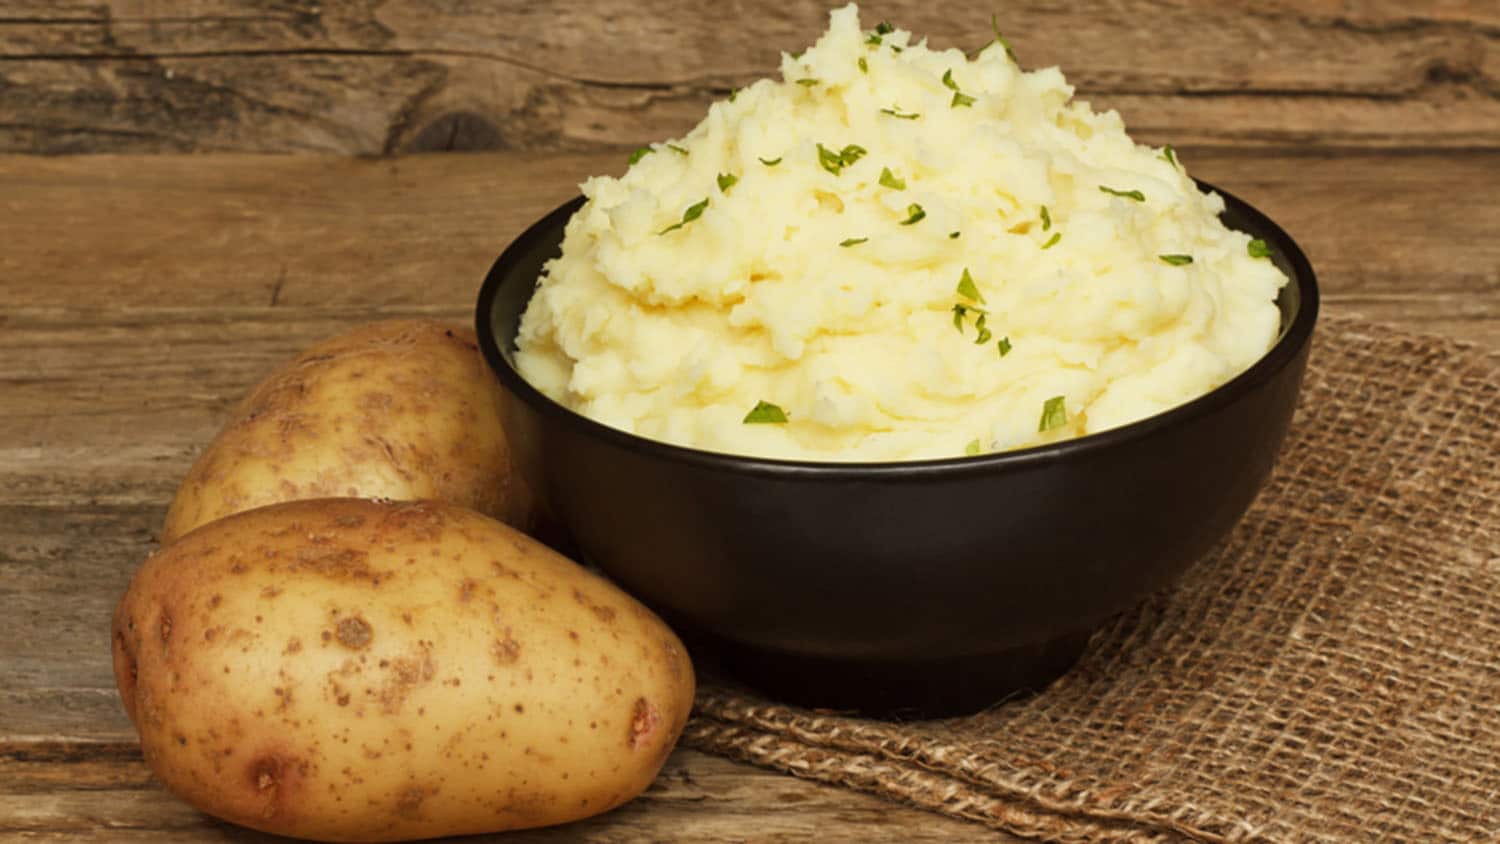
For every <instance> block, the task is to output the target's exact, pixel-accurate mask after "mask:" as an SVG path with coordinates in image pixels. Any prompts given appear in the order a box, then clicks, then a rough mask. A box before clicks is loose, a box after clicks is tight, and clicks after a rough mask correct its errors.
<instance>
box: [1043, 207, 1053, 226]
mask: <svg viewBox="0 0 1500 844" xmlns="http://www.w3.org/2000/svg"><path fill="white" fill-rule="evenodd" d="M1050 228H1052V215H1051V214H1050V213H1048V211H1047V206H1045V205H1043V206H1042V231H1046V230H1048V229H1050Z"/></svg>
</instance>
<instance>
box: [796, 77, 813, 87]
mask: <svg viewBox="0 0 1500 844" xmlns="http://www.w3.org/2000/svg"><path fill="white" fill-rule="evenodd" d="M797 84H798V85H801V86H802V87H804V88H811V87H812V86H814V85H816V84H818V80H816V79H813V78H812V77H811V76H804V77H803V78H801V79H798V80H797Z"/></svg>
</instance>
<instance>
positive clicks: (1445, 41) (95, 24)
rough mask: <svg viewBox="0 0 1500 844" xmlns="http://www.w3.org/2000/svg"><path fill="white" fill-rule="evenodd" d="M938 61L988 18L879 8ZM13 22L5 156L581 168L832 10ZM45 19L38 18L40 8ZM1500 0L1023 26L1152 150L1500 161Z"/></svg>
mask: <svg viewBox="0 0 1500 844" xmlns="http://www.w3.org/2000/svg"><path fill="white" fill-rule="evenodd" d="M866 5H867V8H866V10H865V17H866V18H867V20H868V21H869V22H870V23H873V22H874V21H876V20H879V19H881V18H889V19H892V20H896V21H898V22H900V23H901V24H902V25H904V26H908V27H910V28H911V29H913V30H914V31H916V32H918V33H925V34H927V35H929V36H931V38H932V41H933V43H935V44H937V45H941V46H958V47H963V48H974V47H978V46H980V45H981V44H983V43H984V42H985V41H986V40H987V39H988V33H989V21H988V18H987V15H988V12H989V10H988V8H980V7H970V8H966V9H957V8H954V7H948V6H940V5H934V4H930V3H922V2H919V0H888V2H876V3H870V4H866ZM18 8H19V11H7V12H0V150H11V151H23V152H47V153H58V152H90V151H116V152H160V151H207V150H219V151H296V150H319V151H327V152H341V153H358V154H374V153H382V152H396V151H415V150H438V149H451V148H460V149H513V150H527V149H530V150H539V149H545V150H568V149H575V150H576V149H588V148H596V147H601V146H619V145H622V144H624V145H629V144H635V143H638V142H641V141H645V140H650V139H656V138H662V137H669V136H673V135H676V134H680V133H681V132H683V131H685V130H686V129H687V128H689V127H690V126H692V125H693V124H694V123H695V122H696V121H697V119H698V118H699V116H700V115H701V114H702V111H703V108H704V106H705V105H706V103H707V102H708V101H709V100H710V99H711V98H713V97H716V96H722V95H723V94H724V93H726V92H727V91H728V90H729V89H731V88H732V87H735V86H737V85H741V84H744V83H746V82H748V81H751V80H753V79H755V78H758V77H761V76H765V75H769V74H771V73H773V72H774V71H775V69H776V64H777V61H778V50H779V49H786V50H789V51H794V50H798V49H801V48H802V47H803V46H805V45H806V44H807V43H809V41H810V40H811V39H812V38H814V37H815V36H816V35H817V33H818V32H819V31H820V30H821V29H822V27H823V25H824V16H825V14H826V10H827V5H826V4H825V3H823V2H812V0H799V2H792V3H779V4H771V3H736V4H733V6H732V7H731V8H730V9H728V10H727V11H726V10H725V9H724V8H723V7H721V6H720V5H717V4H702V3H688V2H682V0H669V1H668V2H660V3H652V4H639V3H627V2H623V0H609V2H602V3H601V2H591V0H561V2H556V3H549V4H547V7H546V9H545V11H539V10H537V9H535V8H534V7H533V4H530V3H521V2H502V3H495V4H468V3H459V2H451V1H450V2H443V1H442V0H394V1H393V2H387V3H379V4H372V3H352V2H346V3H325V4H300V3H299V4H288V3H284V2H276V0H189V1H188V2H183V3H174V4H154V3H146V2H142V0H103V2H99V3H97V4H93V5H83V4H73V3H69V4H66V5H64V6H63V7H61V8H59V9H57V10H55V11H54V10H52V9H51V8H50V7H47V6H45V5H41V4H34V3H27V4H19V5H18ZM28 8H29V9H30V11H27V9H28ZM1497 18H1500V15H1497V14H1496V11H1495V6H1494V4H1492V3H1486V2H1479V0H1472V2H1452V1H1450V2H1442V3H1425V4H1419V5H1418V6H1417V7H1416V8H1413V7H1412V4H1403V3H1397V2H1391V1H1390V0H1381V2H1372V3H1361V4H1358V5H1357V6H1353V5H1352V4H1348V3H1338V2H1333V0H1301V2H1297V1H1296V0H1282V1H1281V2H1272V3H1265V2H1260V3H1256V2H1250V1H1249V0H1236V2H1231V3H1215V2H1209V0H1089V2H1082V3H1070V4H1048V5H1047V6H1041V5H1037V6H1027V7H1016V8H1011V9H1007V10H1006V20H1005V21H1004V25H1005V27H1006V29H1007V31H1008V32H1009V33H1010V34H1011V35H1012V36H1013V40H1014V41H1015V42H1016V43H1017V44H1018V45H1019V47H1018V49H1019V51H1020V55H1021V57H1022V59H1023V61H1024V62H1025V63H1026V64H1027V65H1029V66H1044V65H1049V64H1057V65H1059V66H1061V67H1063V68H1064V70H1065V71H1066V72H1067V73H1068V74H1069V77H1070V78H1071V79H1072V80H1073V81H1074V82H1075V84H1077V85H1078V86H1079V90H1080V95H1081V96H1084V97H1085V98H1087V99H1090V100H1091V101H1093V102H1095V103H1096V105H1097V106H1099V107H1105V108H1111V107H1112V108H1118V109H1119V110H1120V111H1121V112H1122V113H1123V114H1124V115H1125V117H1126V118H1127V120H1128V121H1129V122H1130V124H1131V125H1132V126H1134V127H1135V129H1136V131H1137V133H1138V134H1139V135H1140V136H1141V137H1142V138H1143V139H1146V140H1151V141H1153V142H1157V143H1160V142H1163V141H1166V140H1171V141H1173V142H1176V143H1178V144H1181V145H1187V144H1199V145H1207V144H1234V145H1243V144H1285V143H1302V142H1307V141H1309V140H1319V141H1323V142H1333V143H1339V144H1346V145H1348V144H1360V145H1370V146H1381V147H1384V146H1406V145H1418V144H1420V145H1439V146H1455V147H1465V146H1495V145H1500V59H1497V58H1496V55H1497V54H1500V20H1497Z"/></svg>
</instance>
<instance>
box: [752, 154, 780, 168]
mask: <svg viewBox="0 0 1500 844" xmlns="http://www.w3.org/2000/svg"><path fill="white" fill-rule="evenodd" d="M756 161H759V162H760V163H761V164H764V165H766V166H767V167H775V166H776V165H778V164H780V163H781V156H779V155H778V156H776V157H775V158H757V159H756Z"/></svg>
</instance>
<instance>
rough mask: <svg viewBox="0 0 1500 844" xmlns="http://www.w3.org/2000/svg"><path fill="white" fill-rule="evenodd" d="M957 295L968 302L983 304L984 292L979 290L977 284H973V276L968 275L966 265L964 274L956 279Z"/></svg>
mask: <svg viewBox="0 0 1500 844" xmlns="http://www.w3.org/2000/svg"><path fill="white" fill-rule="evenodd" d="M958 295H960V296H962V297H964V298H965V299H968V300H969V301H970V302H978V303H980V304H981V305H982V304H984V294H982V293H980V292H979V285H977V284H975V283H974V277H973V276H971V275H969V268H968V267H964V274H963V275H962V276H960V277H959V279H958Z"/></svg>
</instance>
